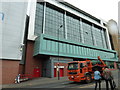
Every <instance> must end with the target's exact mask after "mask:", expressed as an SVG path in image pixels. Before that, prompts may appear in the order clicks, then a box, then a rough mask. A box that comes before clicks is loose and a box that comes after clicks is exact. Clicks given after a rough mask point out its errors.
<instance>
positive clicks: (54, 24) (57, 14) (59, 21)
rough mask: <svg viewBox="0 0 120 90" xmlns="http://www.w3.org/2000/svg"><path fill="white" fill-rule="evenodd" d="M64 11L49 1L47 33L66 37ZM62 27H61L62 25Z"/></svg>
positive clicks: (46, 21)
mask: <svg viewBox="0 0 120 90" xmlns="http://www.w3.org/2000/svg"><path fill="white" fill-rule="evenodd" d="M63 13H64V12H63V11H62V10H60V9H59V8H56V7H54V6H52V5H49V4H48V3H47V6H46V12H45V34H48V35H51V36H56V37H58V31H59V37H60V38H65V30H64V14H63ZM61 25H62V27H61V28H60V26H61Z"/></svg>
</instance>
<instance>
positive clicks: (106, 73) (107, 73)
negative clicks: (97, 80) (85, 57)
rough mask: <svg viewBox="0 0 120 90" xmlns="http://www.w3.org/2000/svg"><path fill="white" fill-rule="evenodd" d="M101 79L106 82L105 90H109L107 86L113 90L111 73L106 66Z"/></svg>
mask: <svg viewBox="0 0 120 90" xmlns="http://www.w3.org/2000/svg"><path fill="white" fill-rule="evenodd" d="M103 77H104V79H105V82H106V90H109V84H110V86H111V90H114V88H113V85H112V79H113V76H112V72H111V71H110V70H109V69H108V67H107V66H105V69H104V70H103Z"/></svg>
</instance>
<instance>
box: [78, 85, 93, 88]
mask: <svg viewBox="0 0 120 90" xmlns="http://www.w3.org/2000/svg"><path fill="white" fill-rule="evenodd" d="M94 85H95V84H92V85H87V86H83V87H80V88H86V87H91V86H94Z"/></svg>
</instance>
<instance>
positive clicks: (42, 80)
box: [0, 70, 120, 88]
mask: <svg viewBox="0 0 120 90" xmlns="http://www.w3.org/2000/svg"><path fill="white" fill-rule="evenodd" d="M115 72H118V70H115V71H112V73H113V75H114V74H116V73H115ZM117 76H118V78H119V79H118V80H115V81H116V84H117V86H118V88H120V77H119V76H120V71H119V74H117ZM115 77H116V75H115ZM65 81H68V77H60V79H59V80H58V77H55V78H47V77H40V78H35V79H31V80H27V81H24V82H21V83H19V84H5V85H1V86H0V87H2V88H24V87H29V86H34V85H44V84H52V83H59V82H65Z"/></svg>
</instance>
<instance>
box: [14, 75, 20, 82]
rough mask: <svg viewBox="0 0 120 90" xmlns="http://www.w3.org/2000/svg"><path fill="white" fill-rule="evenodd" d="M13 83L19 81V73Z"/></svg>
mask: <svg viewBox="0 0 120 90" xmlns="http://www.w3.org/2000/svg"><path fill="white" fill-rule="evenodd" d="M15 83H20V74H18V75H17V77H16V79H15Z"/></svg>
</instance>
